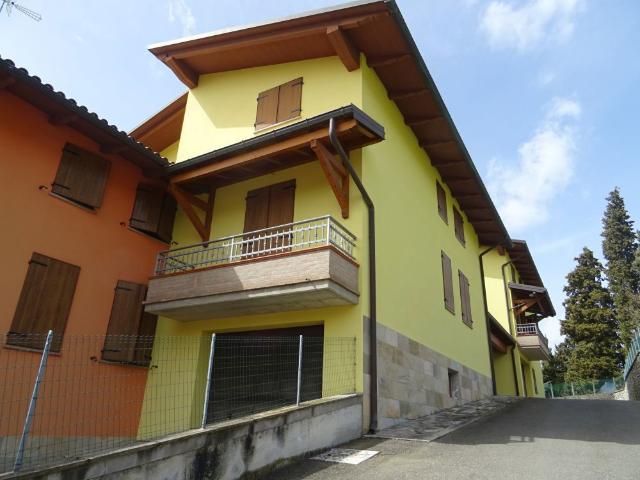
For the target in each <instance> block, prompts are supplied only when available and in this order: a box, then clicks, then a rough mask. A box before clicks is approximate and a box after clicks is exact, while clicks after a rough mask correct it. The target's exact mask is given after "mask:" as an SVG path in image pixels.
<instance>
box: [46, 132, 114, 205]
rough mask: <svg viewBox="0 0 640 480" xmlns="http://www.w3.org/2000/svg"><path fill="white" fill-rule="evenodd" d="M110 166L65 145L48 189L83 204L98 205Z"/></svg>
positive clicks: (81, 150) (106, 162)
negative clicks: (53, 178)
mask: <svg viewBox="0 0 640 480" xmlns="http://www.w3.org/2000/svg"><path fill="white" fill-rule="evenodd" d="M110 167H111V163H110V162H109V161H108V160H106V159H104V158H102V157H99V156H97V155H94V154H92V153H90V152H87V151H86V150H83V149H81V148H78V147H76V146H75V145H70V144H68V145H66V146H65V147H64V150H63V151H62V158H61V159H60V165H59V166H58V171H57V173H56V178H55V180H54V181H53V184H52V191H53V193H55V194H57V195H60V196H62V197H65V198H68V199H69V200H73V201H74V202H77V203H80V204H81V205H84V206H86V207H90V208H99V207H100V205H102V197H103V196H104V189H105V187H106V185H107V177H108V176H109V169H110Z"/></svg>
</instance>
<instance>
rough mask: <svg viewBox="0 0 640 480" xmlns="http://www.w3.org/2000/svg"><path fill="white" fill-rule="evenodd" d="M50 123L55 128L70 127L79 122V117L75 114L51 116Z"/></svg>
mask: <svg viewBox="0 0 640 480" xmlns="http://www.w3.org/2000/svg"><path fill="white" fill-rule="evenodd" d="M48 120H49V123H50V124H51V125H55V126H57V127H58V126H61V125H68V124H70V123H72V122H75V121H76V120H78V115H76V114H75V113H60V114H53V115H49V119H48Z"/></svg>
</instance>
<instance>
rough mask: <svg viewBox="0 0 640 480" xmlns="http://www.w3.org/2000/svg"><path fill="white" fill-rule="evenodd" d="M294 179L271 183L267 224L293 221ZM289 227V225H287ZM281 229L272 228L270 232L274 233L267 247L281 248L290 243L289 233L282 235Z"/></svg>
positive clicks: (282, 250) (272, 225) (283, 223)
mask: <svg viewBox="0 0 640 480" xmlns="http://www.w3.org/2000/svg"><path fill="white" fill-rule="evenodd" d="M295 193H296V182H295V180H292V181H289V182H284V183H278V184H276V185H272V186H271V188H270V191H269V226H270V227H275V226H278V225H286V224H288V223H292V222H293V206H294V203H295ZM287 228H290V227H287ZM282 233H283V231H282V229H277V228H274V229H273V230H272V231H271V234H273V235H276V236H275V237H273V238H272V239H271V240H270V241H269V243H268V246H269V247H277V248H280V250H279V251H280V252H284V251H286V250H287V249H284V248H281V247H285V246H287V245H290V244H291V238H290V236H291V235H290V234H286V235H283V234H282Z"/></svg>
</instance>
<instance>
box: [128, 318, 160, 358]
mask: <svg viewBox="0 0 640 480" xmlns="http://www.w3.org/2000/svg"><path fill="white" fill-rule="evenodd" d="M157 323H158V316H157V315H153V314H151V313H148V312H144V313H143V314H142V318H141V319H140V328H139V330H138V338H137V339H136V346H135V351H134V354H133V361H134V362H135V363H137V364H140V365H149V362H151V354H152V352H153V341H154V338H155V334H156V325H157Z"/></svg>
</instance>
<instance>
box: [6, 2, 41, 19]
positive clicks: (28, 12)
mask: <svg viewBox="0 0 640 480" xmlns="http://www.w3.org/2000/svg"><path fill="white" fill-rule="evenodd" d="M5 7H6V11H7V15H11V10H13V9H14V8H15V9H16V10H17V11H19V12H21V13H24V14H25V15H26V16H27V17H29V18H31V19H32V20H35V21H36V22H39V21H40V20H42V15H40V14H39V13H38V12H34V11H33V10H31V9H29V8H27V7H23V6H22V5H20V4H18V3H16V2H14V1H13V0H0V12H2V9H3V8H5Z"/></svg>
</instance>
